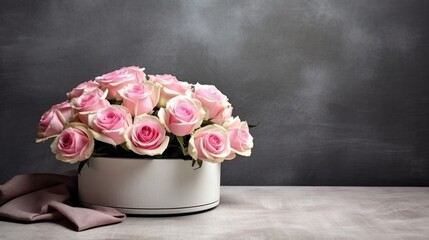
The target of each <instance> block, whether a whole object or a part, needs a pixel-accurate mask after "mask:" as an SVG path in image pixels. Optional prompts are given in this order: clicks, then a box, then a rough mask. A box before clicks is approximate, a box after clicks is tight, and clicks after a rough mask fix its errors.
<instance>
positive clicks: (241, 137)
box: [223, 117, 253, 159]
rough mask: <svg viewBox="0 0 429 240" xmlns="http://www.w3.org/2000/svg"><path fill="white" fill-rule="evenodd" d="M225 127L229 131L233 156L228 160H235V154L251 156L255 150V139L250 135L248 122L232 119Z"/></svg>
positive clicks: (236, 118) (237, 118)
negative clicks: (253, 149)
mask: <svg viewBox="0 0 429 240" xmlns="http://www.w3.org/2000/svg"><path fill="white" fill-rule="evenodd" d="M223 126H224V127H225V128H226V130H227V131H228V138H229V141H230V143H231V150H232V152H231V155H230V156H228V158H227V159H233V158H235V154H239V155H242V156H246V157H248V156H250V154H251V153H252V148H253V137H252V135H250V133H249V126H248V125H247V122H242V121H241V120H240V118H239V117H235V118H230V119H229V120H228V121H226V122H225V123H224V124H223Z"/></svg>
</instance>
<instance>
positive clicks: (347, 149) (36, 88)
mask: <svg viewBox="0 0 429 240" xmlns="http://www.w3.org/2000/svg"><path fill="white" fill-rule="evenodd" d="M0 4H1V5H0V56H1V58H0V79H1V82H0V153H1V155H0V158H1V165H0V182H4V181H6V180H7V179H9V178H10V177H11V176H13V175H15V174H18V173H27V172H53V171H63V170H65V169H69V168H74V167H75V166H74V165H69V164H65V163H61V162H59V161H56V160H55V158H54V156H53V155H52V154H51V153H50V150H49V144H48V143H45V144H38V145H36V144H35V143H34V137H35V134H36V125H37V123H38V120H39V118H40V116H41V115H42V114H43V112H44V111H46V110H47V109H49V107H50V106H51V105H53V104H55V103H59V102H61V101H63V100H65V98H66V96H65V93H66V92H68V91H70V90H71V89H72V88H73V87H74V86H75V85H77V84H78V83H80V82H83V81H86V80H89V79H92V78H94V77H96V76H98V75H100V74H102V73H105V72H109V71H112V70H115V69H118V68H120V67H122V66H129V65H139V66H141V67H146V69H147V71H146V72H147V73H151V74H154V73H172V74H174V75H176V76H177V77H178V78H179V79H180V80H185V81H189V82H194V83H195V82H197V81H198V82H200V83H204V84H215V85H216V86H217V87H218V88H219V89H220V90H221V91H223V92H224V93H225V94H226V95H227V96H228V97H229V98H230V100H231V102H232V104H233V105H234V107H235V109H234V115H240V116H241V118H242V119H246V120H248V121H250V122H251V123H258V122H260V125H259V127H258V128H256V129H253V130H252V134H253V135H254V137H255V148H254V150H253V154H252V156H251V157H250V158H237V159H236V160H234V161H231V162H227V163H225V164H224V165H223V167H222V171H223V176H222V183H223V184H229V185H429V94H428V93H429V83H428V81H429V78H428V77H429V68H428V65H429V64H428V63H429V51H428V50H429V45H428V36H429V33H428V29H429V28H428V24H429V14H428V13H429V6H428V4H429V2H428V1H423V0H422V1H409V0H407V1H404V0H395V1H385V0H382V1H365V0H353V1H344V0H341V1H324V0H316V1H303V0H296V1H286V0H285V1H280V0H279V1H266V0H255V1H246V0H234V1H232V0H230V1H226V0H222V1H202V0H194V1H137V0H136V1H89V0H81V1H68V0H63V1H54V0H52V1H49V0H48V1H29V0H26V1H18V0H10V1H3V0H2V1H0Z"/></svg>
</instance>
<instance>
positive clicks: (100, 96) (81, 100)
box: [71, 89, 110, 124]
mask: <svg viewBox="0 0 429 240" xmlns="http://www.w3.org/2000/svg"><path fill="white" fill-rule="evenodd" d="M106 94H107V91H106V92H104V93H103V91H101V90H100V89H94V90H92V91H85V92H84V93H83V94H82V95H81V96H80V97H78V98H73V99H72V100H71V102H72V106H73V108H74V109H75V110H76V111H77V112H78V113H77V116H78V118H79V120H80V121H81V122H83V123H85V124H88V115H89V114H91V113H95V112H96V111H98V110H100V109H103V108H106V107H108V106H110V103H109V101H107V100H106Z"/></svg>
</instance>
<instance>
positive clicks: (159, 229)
mask: <svg viewBox="0 0 429 240" xmlns="http://www.w3.org/2000/svg"><path fill="white" fill-rule="evenodd" d="M0 239H4V240H6V239H14V240H19V239H228V240H233V239H380V240H381V239H429V187H235V186H222V187H221V203H220V205H219V206H218V207H217V208H215V209H212V210H209V211H206V212H203V213H198V214H191V215H184V216H169V217H136V216H131V217H130V216H129V217H127V219H126V220H125V221H124V222H123V223H119V224H115V225H110V226H104V227H99V228H94V229H90V230H87V231H83V232H74V231H72V230H69V229H68V228H65V227H64V226H61V225H59V224H55V223H50V222H42V223H30V224H21V223H13V222H4V221H3V222H0Z"/></svg>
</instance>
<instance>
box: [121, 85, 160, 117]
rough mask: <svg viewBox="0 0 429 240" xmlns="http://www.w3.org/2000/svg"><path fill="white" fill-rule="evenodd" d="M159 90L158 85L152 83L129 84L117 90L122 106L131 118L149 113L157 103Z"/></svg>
mask: <svg viewBox="0 0 429 240" xmlns="http://www.w3.org/2000/svg"><path fill="white" fill-rule="evenodd" d="M160 88H161V86H160V85H159V84H158V83H153V82H144V83H136V84H130V85H128V86H126V87H125V88H123V89H121V90H119V95H121V97H122V105H124V107H126V108H127V109H128V110H129V111H130V113H131V115H132V116H137V115H140V114H144V113H150V112H151V111H152V110H153V109H154V107H155V106H156V104H157V103H158V101H159V94H160Z"/></svg>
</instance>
